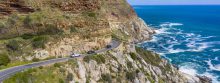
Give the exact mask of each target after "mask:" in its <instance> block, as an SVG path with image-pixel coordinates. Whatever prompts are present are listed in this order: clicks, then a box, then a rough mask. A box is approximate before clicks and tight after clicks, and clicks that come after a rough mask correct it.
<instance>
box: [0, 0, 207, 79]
mask: <svg viewBox="0 0 220 83" xmlns="http://www.w3.org/2000/svg"><path fill="white" fill-rule="evenodd" d="M20 1H22V2H20ZM27 1H29V0H27ZM23 2H25V0H9V2H8V1H7V0H4V1H3V2H1V1H0V9H1V11H0V14H4V15H8V14H11V13H14V11H15V12H17V13H19V14H20V13H21V14H22V13H23V12H25V13H31V12H33V11H34V9H39V10H38V12H37V13H34V14H30V16H26V21H25V22H29V20H34V21H33V22H31V23H30V24H29V27H26V26H27V25H25V22H23V20H22V22H18V23H17V26H16V27H14V30H10V28H8V27H5V29H7V30H8V32H5V33H7V34H9V35H11V34H12V33H11V32H10V31H14V33H20V34H21V31H25V32H23V33H22V34H27V33H34V32H36V34H34V35H37V36H38V35H39V34H40V35H48V36H49V37H50V39H51V40H50V41H48V42H47V43H46V45H45V48H38V49H34V50H33V53H32V54H33V56H22V57H21V58H24V59H26V60H31V59H33V58H39V59H46V58H48V57H51V56H56V57H60V56H69V55H70V54H71V53H72V52H75V53H86V52H87V51H89V50H96V49H100V48H105V46H106V45H107V44H108V43H109V42H110V41H111V40H112V39H113V38H114V39H117V40H118V41H121V45H120V46H119V47H117V48H115V49H114V50H111V51H108V52H103V53H101V54H97V55H92V56H86V57H81V58H78V59H77V60H76V63H75V64H73V63H69V64H64V66H62V68H63V69H66V70H67V71H68V72H69V73H71V74H72V75H73V80H72V81H70V82H79V83H87V82H91V83H97V82H104V83H105V82H109V83H120V82H121V83H205V82H210V81H205V80H204V79H207V78H204V77H193V76H190V75H185V74H183V73H181V72H179V71H178V70H177V69H176V68H174V67H173V66H172V65H171V64H170V63H168V62H167V61H166V60H164V59H162V58H160V56H159V55H157V54H155V53H153V52H150V51H146V50H143V49H141V48H139V47H136V46H135V45H136V43H139V42H143V41H146V40H149V39H151V35H152V34H153V33H154V30H153V29H152V28H150V27H148V26H147V24H146V23H145V22H144V21H143V20H142V19H141V18H138V16H137V15H136V13H135V12H134V10H133V9H132V7H131V6H130V5H129V4H128V3H127V2H126V1H125V0H66V2H63V1H62V0H33V3H32V2H31V3H32V5H31V3H23ZM36 3H37V5H36ZM33 4H34V5H33ZM26 5H31V6H26ZM3 10H4V11H3ZM6 10H7V11H6ZM26 10H27V11H26ZM54 12H55V13H54ZM45 15H47V16H45ZM19 16H21V17H22V18H23V17H24V16H22V15H18V16H17V17H19ZM17 17H16V18H17ZM30 17H32V19H30ZM35 17H36V18H37V21H36V22H35V20H36V18H35ZM51 19H52V20H51ZM5 20H6V19H5ZM13 20H14V19H12V21H13ZM17 21H20V20H17V19H16V22H17ZM22 23H23V24H22ZM6 24H7V22H6ZM18 26H19V27H18ZM33 26H34V27H33ZM48 27H49V28H48ZM51 27H52V28H51ZM54 27H55V28H54ZM5 29H1V28H0V31H1V30H5ZM35 29H36V30H35ZM61 30H62V31H61ZM71 30H72V33H71ZM49 32H51V34H48V33H49ZM59 32H64V33H62V34H61V35H62V36H60V34H58V33H59ZM7 34H6V35H7ZM20 34H18V35H17V34H16V35H15V36H12V37H17V36H20ZM1 35H2V34H1ZM2 36H3V37H5V35H2ZM30 40H31V39H30ZM27 41H28V40H27ZM30 42H32V41H30ZM30 48H31V47H30ZM30 54H31V53H30ZM65 73H66V72H64V73H63V74H64V75H65Z"/></svg>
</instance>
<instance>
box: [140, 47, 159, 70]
mask: <svg viewBox="0 0 220 83" xmlns="http://www.w3.org/2000/svg"><path fill="white" fill-rule="evenodd" d="M136 51H137V53H138V54H139V55H140V56H141V57H142V58H143V59H144V60H145V61H146V62H147V63H150V64H152V65H154V66H158V67H159V64H160V62H161V61H162V59H161V58H160V56H159V55H157V54H155V53H153V52H151V51H147V50H144V49H143V48H140V47H136Z"/></svg>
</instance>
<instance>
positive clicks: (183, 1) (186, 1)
mask: <svg viewBox="0 0 220 83" xmlns="http://www.w3.org/2000/svg"><path fill="white" fill-rule="evenodd" d="M127 1H128V2H129V3H130V4H131V5H194V4H197V5H210V4H219V5H220V0H127Z"/></svg>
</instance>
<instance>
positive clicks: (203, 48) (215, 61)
mask: <svg viewBox="0 0 220 83" xmlns="http://www.w3.org/2000/svg"><path fill="white" fill-rule="evenodd" d="M133 7H134V9H135V11H136V12H137V14H138V16H139V17H141V18H142V19H144V20H145V22H146V23H147V24H148V25H149V26H151V27H154V28H155V29H156V32H157V34H155V35H154V36H153V39H152V40H151V41H146V42H144V43H142V44H141V46H142V47H143V48H145V49H148V50H152V51H155V52H157V53H159V54H161V56H162V57H164V58H166V59H167V60H169V61H170V62H171V63H173V64H175V65H177V66H178V67H179V68H180V71H181V72H184V73H188V74H190V75H194V76H195V75H202V76H203V75H205V76H207V77H210V78H212V80H213V83H220V6H217V5H215V6H214V5H213V6H211V5H206V6H204V5H203V6H193V5H188V6H133Z"/></svg>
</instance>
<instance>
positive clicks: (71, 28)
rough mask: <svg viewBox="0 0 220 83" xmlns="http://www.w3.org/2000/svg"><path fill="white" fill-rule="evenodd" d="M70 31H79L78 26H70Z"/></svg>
mask: <svg viewBox="0 0 220 83" xmlns="http://www.w3.org/2000/svg"><path fill="white" fill-rule="evenodd" d="M70 32H71V33H74V32H78V30H77V28H76V27H75V26H73V25H72V26H70Z"/></svg>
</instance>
